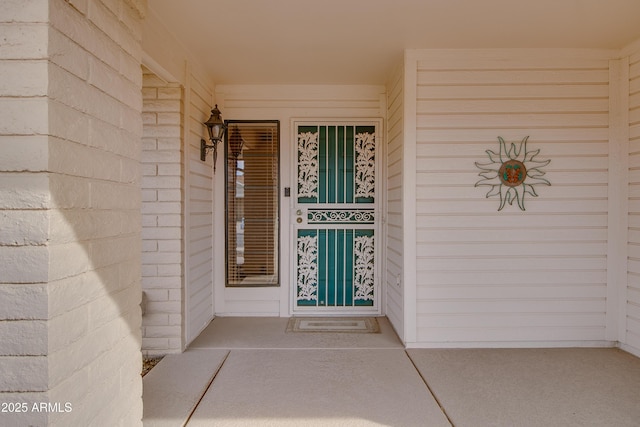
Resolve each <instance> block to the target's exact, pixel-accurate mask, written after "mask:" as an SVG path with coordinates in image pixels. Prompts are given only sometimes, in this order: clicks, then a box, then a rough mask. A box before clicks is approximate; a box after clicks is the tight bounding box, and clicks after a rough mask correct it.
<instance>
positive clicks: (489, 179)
mask: <svg viewBox="0 0 640 427" xmlns="http://www.w3.org/2000/svg"><path fill="white" fill-rule="evenodd" d="M528 139H529V137H528V136H526V137H524V139H523V140H522V141H520V145H519V146H517V147H516V144H515V143H511V146H510V147H509V149H508V150H507V144H506V142H504V139H502V137H498V141H500V152H499V153H495V152H494V151H491V150H487V151H486V153H487V154H488V155H489V160H490V162H488V163H479V162H476V166H477V167H478V168H479V169H480V170H481V171H482V172H480V173H479V174H478V175H480V176H481V177H482V179H481V180H480V181H478V182H476V185H475V186H476V187H480V186H489V187H491V189H490V190H489V192H488V193H487V198H489V197H493V196H500V207H498V211H501V210H502V208H504V205H505V204H506V203H507V202H508V203H509V204H510V205H513V201H514V200H515V201H517V202H518V206H519V207H520V209H521V210H525V209H524V195H525V193H528V194H530V195H532V196H533V197H538V194H537V193H536V190H535V189H534V188H533V186H534V185H540V184H542V185H551V183H550V182H549V181H547V180H546V179H544V178H542V176H544V175H545V172H543V171H542V170H541V169H540V168H542V167H544V166H547V165H548V164H549V163H550V162H551V160H543V161H539V160H534V159H535V157H536V156H537V155H538V154H539V153H540V150H534V151H527V140H528Z"/></svg>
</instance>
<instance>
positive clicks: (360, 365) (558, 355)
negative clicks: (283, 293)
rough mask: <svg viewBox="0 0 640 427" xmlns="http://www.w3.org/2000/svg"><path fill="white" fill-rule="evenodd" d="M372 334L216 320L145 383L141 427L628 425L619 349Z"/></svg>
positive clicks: (625, 361) (639, 402) (626, 375)
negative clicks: (463, 344) (425, 341)
mask: <svg viewBox="0 0 640 427" xmlns="http://www.w3.org/2000/svg"><path fill="white" fill-rule="evenodd" d="M379 323H380V329H381V332H380V333H379V334H351V333H332V334H329V333H317V332H313V333H311V332H306V333H305V332H295V333H285V329H286V324H287V319H283V318H217V319H216V320H214V321H213V322H212V324H211V325H210V326H209V327H208V328H207V329H206V330H205V331H204V332H203V333H202V334H201V335H200V337H199V338H198V339H197V340H196V341H195V342H194V343H193V344H192V346H191V347H190V349H189V350H188V351H186V352H185V353H183V354H180V355H170V356H166V357H165V358H164V359H163V360H162V361H161V362H160V363H159V364H158V365H157V366H156V367H155V368H154V369H153V370H152V371H151V372H150V373H149V374H147V375H146V376H145V377H144V379H143V383H144V396H143V398H144V426H145V427H151V426H154V427H155V426H183V425H187V426H189V427H194V426H449V425H453V426H456V427H461V426H469V427H475V426H478V427H484V426H510V427H511V426H545V427H546V426H598V427H603V426H604V427H606V426H616V427H617V426H629V427H631V426H634V427H637V426H639V425H640V359H638V358H636V357H634V356H632V355H629V354H628V353H625V352H622V351H620V350H617V349H478V350H439V349H433V350H431V349H429V350H422V349H420V350H415V349H414V350H406V351H405V349H404V347H403V346H402V343H401V342H400V341H399V340H398V338H397V336H396V335H395V333H394V332H393V330H392V329H391V327H390V325H389V323H388V321H387V320H386V319H384V318H380V319H379Z"/></svg>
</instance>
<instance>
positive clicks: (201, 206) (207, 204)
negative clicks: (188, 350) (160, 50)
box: [184, 73, 224, 344]
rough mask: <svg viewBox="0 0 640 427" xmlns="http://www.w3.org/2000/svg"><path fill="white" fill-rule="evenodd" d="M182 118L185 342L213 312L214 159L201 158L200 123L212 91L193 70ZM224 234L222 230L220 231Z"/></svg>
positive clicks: (202, 136) (200, 328)
mask: <svg viewBox="0 0 640 427" xmlns="http://www.w3.org/2000/svg"><path fill="white" fill-rule="evenodd" d="M188 79H189V81H188V85H187V89H186V90H188V94H187V98H186V99H187V102H188V109H187V111H186V113H187V114H186V116H187V117H185V120H187V122H188V123H187V126H186V129H187V134H186V136H185V139H186V141H185V146H186V149H185V162H186V164H185V169H186V173H187V174H188V176H187V179H186V183H187V184H186V192H187V195H186V198H187V205H186V208H185V209H186V215H187V220H186V224H187V227H186V228H187V229H186V232H185V240H186V241H185V245H186V257H187V260H186V266H185V272H184V274H185V278H186V289H185V294H186V307H185V312H186V319H187V330H186V342H187V344H188V343H190V342H191V341H193V340H194V339H195V338H196V337H197V336H198V335H199V334H200V332H201V331H202V330H203V329H204V328H205V327H206V326H207V325H208V324H209V322H210V321H211V319H213V316H214V301H213V298H214V296H213V259H214V258H213V220H214V217H213V160H212V157H213V156H212V155H211V154H208V156H207V161H206V162H203V161H201V160H200V139H201V138H205V133H206V129H205V127H204V126H203V123H204V122H205V121H206V120H207V119H208V118H209V115H210V110H211V108H212V105H211V99H212V98H213V94H212V91H211V90H210V89H207V87H206V86H205V85H204V84H203V83H201V82H200V81H199V80H198V79H197V78H196V77H195V76H194V75H193V74H191V73H189V75H188ZM219 165H220V159H218V166H219ZM223 235H224V233H223Z"/></svg>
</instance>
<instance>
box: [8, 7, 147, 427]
mask: <svg viewBox="0 0 640 427" xmlns="http://www.w3.org/2000/svg"><path fill="white" fill-rule="evenodd" d="M132 1H133V0H69V1H65V0H39V1H36V0H21V1H16V0H8V1H3V2H1V3H0V39H1V40H3V43H1V44H0V74H1V75H2V76H3V79H2V82H1V83H0V152H1V153H2V155H0V260H1V261H0V394H1V395H2V401H3V402H5V401H6V402H9V401H12V402H24V403H27V404H28V405H29V407H30V405H31V404H32V403H33V402H63V403H64V402H69V403H71V405H72V411H71V412H69V413H50V414H44V413H27V414H23V415H22V416H19V415H16V414H6V413H0V425H2V426H23V425H38V426H42V425H50V426H69V425H78V426H89V425H120V426H136V425H141V418H142V398H141V396H142V381H141V378H140V368H141V366H140V365H141V364H140V361H141V353H140V340H141V334H140V329H141V316H140V307H139V303H140V295H141V287H140V282H141V268H140V263H141V260H140V258H141V255H140V253H141V248H140V246H141V245H140V236H141V228H142V226H141V221H140V206H141V201H140V192H139V188H140V169H139V161H140V153H141V144H140V138H141V136H142V119H141V117H140V113H141V109H142V101H141V96H140V94H141V81H142V73H141V70H140V58H141V31H142V28H141V27H142V26H141V16H140V13H139V11H142V10H144V2H140V1H134V2H133V3H134V6H135V7H134V8H132V7H131V5H132V4H133V3H131V2H132Z"/></svg>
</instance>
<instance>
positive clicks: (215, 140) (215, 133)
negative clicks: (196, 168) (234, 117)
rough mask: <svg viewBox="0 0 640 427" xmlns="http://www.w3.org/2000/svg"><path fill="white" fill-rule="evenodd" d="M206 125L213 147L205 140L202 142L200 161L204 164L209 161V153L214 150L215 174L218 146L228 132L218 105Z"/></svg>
mask: <svg viewBox="0 0 640 427" xmlns="http://www.w3.org/2000/svg"><path fill="white" fill-rule="evenodd" d="M204 125H205V126H206V127H207V130H208V131H209V141H211V145H209V144H207V142H206V141H205V140H204V139H201V140H200V160H202V161H203V162H204V161H205V160H206V159H207V151H208V150H211V149H213V172H214V173H215V171H216V160H217V159H218V144H219V143H220V141H222V139H223V138H224V132H225V131H226V130H227V125H225V124H224V122H223V121H222V117H221V116H220V110H218V104H216V106H215V107H214V108H213V110H211V117H209V120H207V121H206V122H204Z"/></svg>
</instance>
